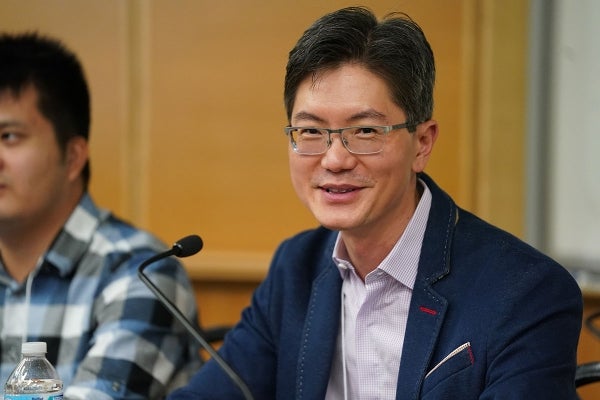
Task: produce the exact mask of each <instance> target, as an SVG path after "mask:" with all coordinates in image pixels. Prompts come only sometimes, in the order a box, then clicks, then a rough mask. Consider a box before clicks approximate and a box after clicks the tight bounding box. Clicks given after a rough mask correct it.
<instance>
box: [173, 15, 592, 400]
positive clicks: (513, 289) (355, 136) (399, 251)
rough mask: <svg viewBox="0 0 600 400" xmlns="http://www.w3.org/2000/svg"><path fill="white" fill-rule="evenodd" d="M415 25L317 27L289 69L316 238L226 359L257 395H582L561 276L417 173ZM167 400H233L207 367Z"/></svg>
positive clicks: (423, 160)
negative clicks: (316, 224) (576, 383)
mask: <svg viewBox="0 0 600 400" xmlns="http://www.w3.org/2000/svg"><path fill="white" fill-rule="evenodd" d="M434 77H435V67H434V61H433V54H432V52H431V49H430V47H429V44H428V43H427V40H426V39H425V36H424V34H423V33H422V31H421V29H420V28H419V26H418V25H417V24H416V23H414V22H413V21H412V20H411V19H410V18H408V17H407V16H405V15H398V14H394V15H390V16H387V17H386V18H385V19H384V20H383V21H381V22H379V21H377V19H376V18H375V17H374V16H373V15H372V14H371V13H370V11H368V10H366V9H364V8H346V9H342V10H339V11H336V12H333V13H331V14H328V15H326V16H324V17H322V18H321V19H319V20H318V21H316V22H315V24H314V25H313V26H312V27H310V28H309V29H308V30H307V31H306V32H305V33H304V35H303V36H302V37H301V38H300V40H299V41H298V43H297V44H296V46H295V47H294V49H293V50H292V51H291V52H290V58H289V62H288V67H287V73H286V82H285V92H284V99H285V104H286V108H287V113H288V119H289V122H290V126H289V127H287V128H286V133H287V135H288V137H289V140H290V151H289V159H290V171H291V178H292V183H293V185H294V188H295V190H296V192H297V193H298V196H299V197H300V199H301V200H302V201H303V202H304V203H305V204H306V206H307V207H308V208H309V209H310V210H311V212H312V213H313V214H314V215H315V217H316V218H317V220H318V221H319V222H320V224H321V225H322V226H321V227H320V228H318V229H315V230H311V231H307V232H303V233H300V234H298V235H297V236H295V237H293V238H291V239H289V240H286V241H284V242H283V243H282V244H281V245H280V247H279V249H278V250H277V252H276V254H275V256H274V259H273V261H272V264H271V268H270V270H269V273H268V276H267V277H266V279H265V281H264V282H263V283H262V284H261V285H260V286H259V288H258V289H257V290H256V292H255V293H254V296H253V299H252V304H251V305H250V307H249V308H247V309H246V310H245V311H244V312H243V315H242V319H241V321H240V323H239V324H238V325H237V326H236V327H235V328H234V329H233V330H232V331H231V332H230V333H229V334H228V335H227V337H226V339H225V342H224V344H223V346H222V348H221V349H220V354H221V355H222V356H223V357H224V359H225V360H227V362H228V363H229V364H230V365H231V366H232V367H233V369H234V370H235V371H237V372H238V373H239V375H240V376H241V378H242V379H243V380H244V381H245V382H246V384H247V385H248V387H249V388H250V391H251V392H252V395H253V396H254V398H255V399H283V400H289V399H376V400H381V399H430V400H433V399H436V400H438V399H453V400H471V399H503V400H504V399H526V400H530V399H545V400H548V399H557V400H558V399H560V400H565V399H576V398H577V396H576V391H575V386H574V375H575V367H576V349H577V342H578V337H579V331H580V328H581V314H582V299H581V292H580V290H579V288H578V286H577V284H576V283H575V281H574V280H573V279H572V277H571V276H570V274H569V273H568V272H567V271H566V270H565V269H563V268H562V267H561V266H560V265H558V264H557V263H556V262H554V261H553V260H552V259H550V258H549V257H547V256H545V255H543V254H542V253H540V252H538V251H537V250H535V249H534V248H532V247H530V246H528V245H527V244H525V243H523V242H522V241H520V240H519V239H517V238H515V237H514V236H512V235H510V234H508V233H506V232H504V231H502V230H500V229H498V228H496V227H494V226H492V225H490V224H488V223H486V222H484V221H482V220H481V219H479V218H477V217H476V216H474V215H473V214H471V213H469V212H467V211H465V210H463V209H461V208H459V207H458V206H457V205H456V204H455V203H454V201H453V200H452V199H451V198H450V197H449V196H448V195H447V194H446V193H445V192H444V191H443V190H442V189H440V188H439V187H438V186H437V185H436V183H435V182H434V181H433V180H432V179H431V178H430V177H429V176H427V175H426V174H425V173H424V172H423V170H424V168H425V165H426V164H427V161H428V159H429V156H430V153H431V150H432V148H433V145H434V142H435V140H436V138H437V134H438V125H437V123H436V122H435V121H434V120H432V119H431V117H432V112H433V84H434ZM169 398H170V399H227V400H231V399H239V398H243V396H242V393H241V392H240V390H239V389H238V388H237V387H236V385H234V384H233V382H232V380H230V379H229V377H228V376H227V375H226V374H225V373H224V372H223V371H222V369H221V368H220V367H219V365H218V364H217V363H215V362H214V361H210V362H208V363H207V364H206V365H205V366H204V367H203V368H202V369H201V370H200V371H198V373H197V374H196V375H195V376H194V377H193V378H192V380H191V381H190V382H189V384H188V385H187V386H186V387H184V388H182V389H180V390H178V391H176V392H174V393H172V394H171V396H170V397H169Z"/></svg>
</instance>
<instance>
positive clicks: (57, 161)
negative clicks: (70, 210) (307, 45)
mask: <svg viewBox="0 0 600 400" xmlns="http://www.w3.org/2000/svg"><path fill="white" fill-rule="evenodd" d="M37 101H38V96H37V91H36V90H35V89H34V87H32V86H29V87H27V88H25V89H23V90H22V91H21V93H20V94H19V95H18V96H15V95H14V94H13V93H12V92H11V91H9V90H5V91H1V92H0V233H4V232H6V231H7V230H8V231H10V229H11V227H13V226H20V227H23V226H27V225H29V224H35V223H36V221H37V223H43V221H44V220H45V219H47V216H48V215H52V213H53V212H54V211H55V210H56V207H60V206H61V204H63V203H64V202H63V201H62V200H63V199H64V196H65V193H66V192H67V190H66V188H67V183H68V182H69V181H72V179H73V174H72V173H71V172H72V171H70V169H69V168H68V163H67V161H66V157H65V156H64V155H63V154H62V152H61V151H60V149H59V147H58V144H57V141H56V138H55V133H54V128H53V126H52V124H51V122H50V121H49V120H48V119H46V118H45V117H44V116H43V115H42V114H41V113H40V111H39V110H38V107H37Z"/></svg>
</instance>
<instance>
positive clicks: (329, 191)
mask: <svg viewBox="0 0 600 400" xmlns="http://www.w3.org/2000/svg"><path fill="white" fill-rule="evenodd" d="M352 190H354V189H331V188H330V189H327V192H328V193H348V192H351V191H352Z"/></svg>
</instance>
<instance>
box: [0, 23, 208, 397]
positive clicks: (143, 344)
mask: <svg viewBox="0 0 600 400" xmlns="http://www.w3.org/2000/svg"><path fill="white" fill-rule="evenodd" d="M0 60H2V61H0V356H1V360H0V362H1V364H0V373H1V376H0V384H1V385H4V383H5V382H6V379H7V377H8V375H9V374H10V372H11V370H12V369H13V368H14V367H15V365H16V364H17V362H18V361H19V359H20V347H21V346H20V345H21V342H23V341H43V342H46V343H47V344H48V354H47V357H48V359H49V361H50V362H51V363H52V364H53V365H55V366H56V368H57V371H58V373H59V375H60V377H61V379H62V380H63V382H64V385H65V390H64V397H65V399H124V398H127V399H158V398H163V397H164V396H165V395H166V393H168V392H169V391H170V390H172V389H173V388H175V387H177V386H180V385H182V384H183V383H185V382H186V381H187V379H188V378H189V376H190V374H191V373H192V372H194V371H195V370H196V369H197V368H198V366H199V363H200V358H199V353H198V347H197V346H196V345H195V344H194V342H193V340H192V339H191V337H190V336H189V335H188V334H187V332H186V331H185V329H184V328H183V327H182V326H181V325H180V324H179V323H178V322H177V321H176V320H175V319H174V318H173V317H172V316H171V315H170V314H169V313H168V312H167V311H166V310H165V309H164V307H163V306H162V305H161V304H160V303H159V302H158V301H157V300H156V299H155V297H154V296H153V294H152V293H151V292H150V290H149V289H148V288H147V287H146V286H145V285H144V283H143V282H141V281H140V280H139V279H138V277H137V268H138V267H139V265H140V264H141V263H142V262H143V261H144V260H146V259H148V258H149V257H151V256H153V255H155V254H157V253H158V252H161V251H163V250H165V249H166V247H165V246H164V244H162V243H161V242H160V241H158V240H157V239H156V238H155V237H154V236H152V235H151V234H149V233H147V232H144V231H141V230H139V229H136V228H135V227H133V226H131V225H130V224H128V223H126V222H124V221H122V220H120V219H118V218H116V217H115V216H113V215H112V214H111V213H110V212H107V211H105V210H102V209H100V208H98V207H97V206H96V205H95V204H94V202H93V200H92V199H91V197H90V196H89V194H88V192H87V188H88V181H89V177H90V172H89V165H88V151H89V150H88V132H89V124H90V109H89V108H90V106H89V93H88V88H87V83H86V81H85V77H84V73H83V71H82V67H81V65H80V63H79V61H78V60H77V57H76V56H75V55H74V54H72V53H71V52H70V51H69V50H68V49H66V48H65V47H64V46H63V45H62V44H60V43H59V42H58V41H55V40H54V39H51V38H47V37H42V36H39V35H37V34H23V35H0ZM146 273H147V274H149V275H150V276H152V279H153V281H154V282H155V283H156V284H157V285H159V287H161V289H162V290H163V291H164V292H165V294H166V295H167V296H169V298H171V299H172V300H173V301H174V302H175V303H176V305H177V306H178V307H179V308H180V309H181V310H183V312H184V313H185V314H186V315H187V316H188V317H189V318H190V319H191V320H193V321H195V320H196V318H197V312H196V306H195V299H194V293H193V290H192V287H191V285H190V282H189V280H188V277H187V275H186V273H185V271H184V269H183V268H182V266H181V264H180V263H179V262H178V261H176V260H175V259H173V258H167V259H164V260H162V261H161V262H157V263H156V264H153V265H152V266H150V267H148V268H147V270H146Z"/></svg>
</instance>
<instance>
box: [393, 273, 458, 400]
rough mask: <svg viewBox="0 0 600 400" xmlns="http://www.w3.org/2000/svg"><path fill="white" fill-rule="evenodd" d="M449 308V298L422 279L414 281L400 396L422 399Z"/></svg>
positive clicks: (400, 379)
mask: <svg viewBox="0 0 600 400" xmlns="http://www.w3.org/2000/svg"><path fill="white" fill-rule="evenodd" d="M446 308H447V302H446V299H444V298H443V297H441V296H438V295H437V294H436V293H435V292H433V291H432V290H431V288H429V287H427V286H426V285H424V284H423V281H421V282H420V283H415V289H414V291H413V297H412V300H411V305H410V311H409V313H408V321H407V325H406V334H405V336H404V346H403V348H402V360H401V361H400V371H399V373H398V386H397V390H396V398H397V399H418V398H419V393H420V389H421V385H422V384H423V380H424V378H425V374H426V373H427V367H428V366H429V363H430V361H431V357H432V354H433V350H434V348H435V345H436V342H437V338H438V336H439V333H440V329H441V326H442V322H443V320H444V315H445V314H446Z"/></svg>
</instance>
